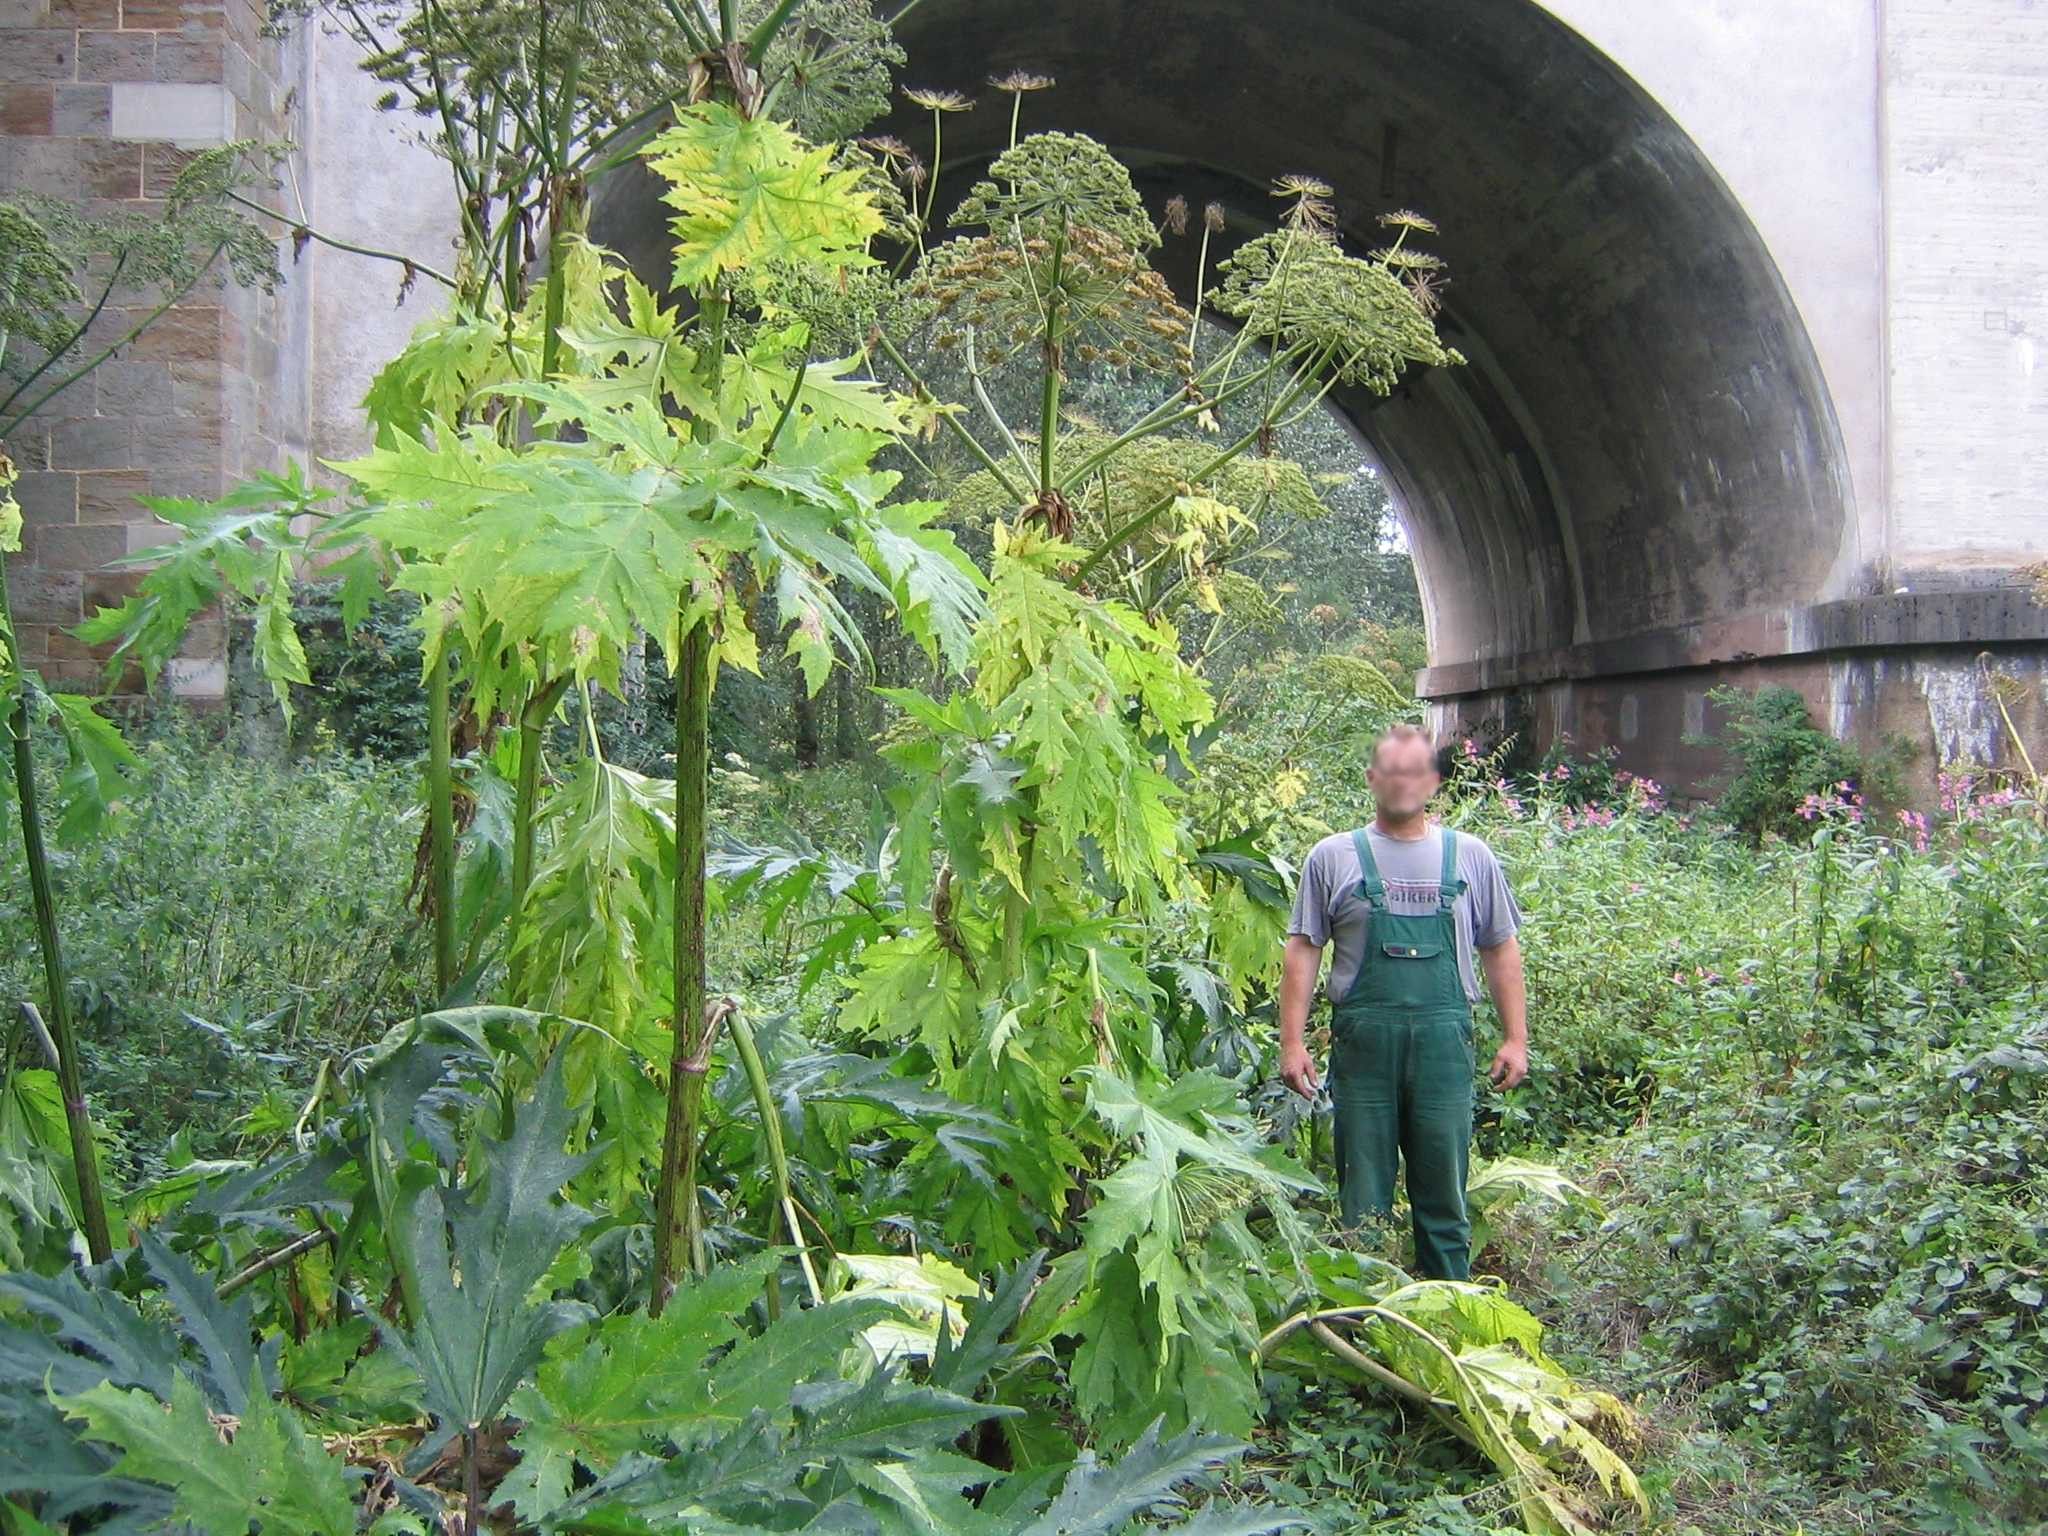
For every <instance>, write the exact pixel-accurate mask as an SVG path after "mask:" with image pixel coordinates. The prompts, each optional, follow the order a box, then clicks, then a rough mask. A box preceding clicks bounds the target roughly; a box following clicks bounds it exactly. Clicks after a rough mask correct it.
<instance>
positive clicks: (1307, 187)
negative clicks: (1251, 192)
mask: <svg viewBox="0 0 2048 1536" xmlns="http://www.w3.org/2000/svg"><path fill="white" fill-rule="evenodd" d="M1273 195H1274V196H1275V197H1291V198H1293V199H1294V206H1293V207H1291V208H1289V209H1288V210H1287V212H1286V213H1284V214H1282V215H1281V217H1280V222H1281V223H1282V224H1284V225H1285V226H1286V227H1287V228H1289V229H1291V230H1295V231H1297V232H1299V233H1301V234H1304V235H1313V236H1315V237H1316V238H1317V239H1318V240H1334V239H1336V238H1337V210H1336V208H1335V207H1334V206H1333V205H1332V204H1331V202H1330V197H1331V195H1332V193H1331V189H1330V184H1329V183H1328V182H1327V181H1322V180H1320V179H1318V178H1317V177H1314V176H1282V177H1281V178H1280V179H1279V180H1278V181H1275V182H1274V183H1273Z"/></svg>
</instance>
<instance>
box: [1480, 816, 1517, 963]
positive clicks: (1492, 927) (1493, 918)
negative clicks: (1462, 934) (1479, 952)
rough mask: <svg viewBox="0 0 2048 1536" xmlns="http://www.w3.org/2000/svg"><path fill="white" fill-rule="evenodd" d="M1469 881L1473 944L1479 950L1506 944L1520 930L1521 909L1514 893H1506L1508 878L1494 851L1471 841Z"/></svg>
mask: <svg viewBox="0 0 2048 1536" xmlns="http://www.w3.org/2000/svg"><path fill="white" fill-rule="evenodd" d="M1473 852H1474V868H1473V873H1474V876H1475V877H1476V878H1474V880H1473V881H1472V890H1471V897H1472V942H1473V944H1474V945H1476V946H1477V947H1478V948H1480V949H1491V948H1493V946H1494V945H1496V944H1503V943H1506V942H1507V941H1508V940H1509V939H1511V938H1513V937H1514V936H1515V933H1516V932H1517V930H1519V929H1520V928H1521V926H1522V909H1521V907H1520V906H1519V905H1518V904H1517V903H1516V901H1515V893H1514V892H1513V891H1511V890H1509V889H1508V877H1507V876H1506V875H1505V874H1503V873H1502V872H1501V867H1500V860H1499V859H1496V858H1495V857H1494V856H1493V850H1492V849H1491V848H1489V847H1487V846H1486V844H1484V843H1482V842H1479V841H1478V840H1477V839H1474V846H1473Z"/></svg>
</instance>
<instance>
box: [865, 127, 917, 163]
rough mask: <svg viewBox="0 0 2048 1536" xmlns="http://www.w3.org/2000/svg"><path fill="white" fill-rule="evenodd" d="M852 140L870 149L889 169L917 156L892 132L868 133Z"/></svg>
mask: <svg viewBox="0 0 2048 1536" xmlns="http://www.w3.org/2000/svg"><path fill="white" fill-rule="evenodd" d="M854 142H855V143H856V144H860V145H862V146H864V147H865V148H867V149H869V150H871V151H872V152H873V153H874V156H875V158H876V159H878V160H880V161H881V162H882V164H884V165H886V166H888V167H889V168H890V169H891V170H894V169H895V168H896V167H898V166H900V165H902V164H904V163H905V162H907V161H910V160H914V159H916V158H917V157H916V155H914V154H913V153H912V152H911V148H910V146H909V145H908V144H906V143H904V142H903V141H902V140H901V139H899V138H897V137H896V135H895V134H893V133H876V134H870V135H868V136H867V137H866V138H862V139H856V140H854Z"/></svg>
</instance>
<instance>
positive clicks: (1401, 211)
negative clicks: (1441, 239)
mask: <svg viewBox="0 0 2048 1536" xmlns="http://www.w3.org/2000/svg"><path fill="white" fill-rule="evenodd" d="M1380 222H1381V223H1382V224H1384V225H1386V227H1387V228H1388V229H1412V230H1414V231H1415V232H1416V233H1417V234H1418V235H1433V234H1435V233H1436V225H1435V224H1434V223H1433V222H1431V221H1430V220H1428V219H1425V218H1424V217H1423V216H1422V215H1421V214H1419V213H1416V212H1414V211H1413V210H1411V209H1407V208H1397V209H1395V210H1394V211H1393V212H1392V213H1383V214H1381V215H1380Z"/></svg>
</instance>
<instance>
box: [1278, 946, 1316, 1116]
mask: <svg viewBox="0 0 2048 1536" xmlns="http://www.w3.org/2000/svg"><path fill="white" fill-rule="evenodd" d="M1322 968H1323V951H1322V947H1321V946H1320V945H1317V944H1311V943H1310V942H1309V941H1308V940H1307V939H1306V938H1304V937H1303V936H1302V935H1301V934H1298V933H1290V934H1289V935H1288V936H1287V954H1286V957H1285V958H1284V959H1283V961H1282V962H1281V968H1280V1077H1281V1080H1282V1081H1284V1082H1285V1083H1286V1084H1287V1086H1288V1087H1290V1088H1292V1089H1293V1090H1294V1091H1295V1092H1296V1093H1298V1094H1300V1095H1301V1096H1302V1097H1303V1098H1304V1099H1312V1098H1314V1097H1315V1096H1316V1089H1317V1088H1319V1087H1320V1086H1321V1085H1322V1079H1321V1078H1320V1077H1318V1076H1317V1075H1316V1064H1315V1062H1314V1061H1313V1060H1311V1059H1310V1057H1309V1054H1308V1046H1307V1044H1306V1043H1305V1036H1306V1034H1307V1031H1308V1008H1309V1002H1310V1000H1311V999H1313V998H1314V996H1315V990H1316V977H1317V975H1318V974H1320V973H1321V971H1322Z"/></svg>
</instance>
